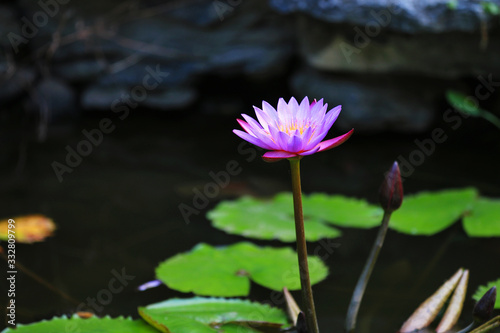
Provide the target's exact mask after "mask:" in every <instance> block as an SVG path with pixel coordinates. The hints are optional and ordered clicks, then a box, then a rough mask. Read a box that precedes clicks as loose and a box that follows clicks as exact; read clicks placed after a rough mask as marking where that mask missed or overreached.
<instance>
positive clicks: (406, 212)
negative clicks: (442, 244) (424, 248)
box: [389, 188, 477, 235]
mask: <svg viewBox="0 0 500 333" xmlns="http://www.w3.org/2000/svg"><path fill="white" fill-rule="evenodd" d="M476 197H477V190H476V189H474V188H465V189H457V190H444V191H438V192H421V193H418V194H416V195H413V196H407V197H405V199H404V200H403V204H402V205H401V208H400V209H399V210H397V211H395V212H394V213H393V214H392V217H391V221H390V223H389V227H390V228H391V229H394V230H396V231H399V232H402V233H406V234H411V235H434V234H436V233H438V232H440V231H442V230H444V229H446V228H448V227H449V226H450V225H452V224H453V223H455V222H456V221H457V220H458V219H459V218H460V217H462V215H464V213H465V212H467V211H468V210H470V209H471V208H472V205H473V203H474V200H475V199H476Z"/></svg>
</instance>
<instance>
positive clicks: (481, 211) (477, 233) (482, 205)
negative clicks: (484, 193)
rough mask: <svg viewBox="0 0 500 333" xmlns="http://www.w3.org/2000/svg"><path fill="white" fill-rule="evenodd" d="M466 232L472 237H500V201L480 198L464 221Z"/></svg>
mask: <svg viewBox="0 0 500 333" xmlns="http://www.w3.org/2000/svg"><path fill="white" fill-rule="evenodd" d="M463 226H464V229H465V232H467V234H468V235H469V236H471V237H493V236H497V237H498V236H500V200H498V199H497V200H495V199H487V198H479V199H477V200H476V201H475V202H474V204H473V208H472V210H471V212H470V213H469V214H467V215H465V217H464V219H463Z"/></svg>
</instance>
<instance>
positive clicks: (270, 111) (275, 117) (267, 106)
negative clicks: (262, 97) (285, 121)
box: [262, 101, 278, 122]
mask: <svg viewBox="0 0 500 333" xmlns="http://www.w3.org/2000/svg"><path fill="white" fill-rule="evenodd" d="M262 111H264V113H265V114H267V115H268V116H269V118H271V119H272V120H274V121H275V122H276V121H277V120H278V113H277V112H276V110H275V109H274V108H273V107H272V106H271V104H269V103H268V102H266V101H262Z"/></svg>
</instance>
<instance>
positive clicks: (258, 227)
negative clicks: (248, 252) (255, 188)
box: [207, 193, 383, 242]
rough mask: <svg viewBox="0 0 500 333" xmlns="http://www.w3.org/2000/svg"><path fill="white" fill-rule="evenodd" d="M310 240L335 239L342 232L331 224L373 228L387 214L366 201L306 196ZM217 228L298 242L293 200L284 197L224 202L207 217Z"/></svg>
mask: <svg viewBox="0 0 500 333" xmlns="http://www.w3.org/2000/svg"><path fill="white" fill-rule="evenodd" d="M303 206H304V218H305V221H304V224H305V229H306V231H307V232H306V239H307V240H308V241H317V240H319V239H321V238H335V237H338V236H340V235H341V232H340V231H339V230H337V229H334V228H332V227H330V226H328V225H327V223H328V224H334V225H338V226H344V227H355V228H371V227H375V226H377V225H379V224H380V221H381V219H382V215H383V211H382V209H381V208H379V207H376V206H372V205H370V204H368V203H367V202H366V201H364V200H359V199H354V198H347V197H344V196H341V195H335V196H332V195H327V194H322V193H316V194H311V195H309V196H307V195H304V196H303ZM207 217H208V218H209V219H210V220H212V224H213V226H214V227H216V228H219V229H222V230H224V231H226V232H228V233H231V234H237V235H242V236H245V237H251V238H257V239H278V240H281V241H283V242H294V241H295V227H294V217H293V198H292V194H291V193H281V194H278V195H276V196H275V197H274V198H272V199H271V200H267V201H264V200H259V199H256V198H251V197H242V198H240V199H238V200H235V201H223V202H221V203H220V204H219V205H217V206H216V207H215V208H214V209H213V210H212V211H210V212H209V213H208V214H207Z"/></svg>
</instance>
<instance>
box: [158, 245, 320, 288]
mask: <svg viewBox="0 0 500 333" xmlns="http://www.w3.org/2000/svg"><path fill="white" fill-rule="evenodd" d="M308 260H309V273H310V275H311V283H312V284H315V283H318V282H319V281H321V280H323V279H324V278H325V277H326V276H327V275H328V268H327V267H326V266H325V265H324V264H323V262H322V261H321V260H320V259H319V258H318V257H316V256H310V257H308ZM193 272H196V273H193ZM156 276H157V278H158V279H160V280H161V281H163V282H164V283H165V284H166V285H167V286H168V287H170V288H172V289H175V290H179V291H182V292H193V293H195V294H197V295H205V296H246V295H248V293H249V291H250V279H251V280H253V281H254V282H255V283H258V284H260V285H262V286H264V287H267V288H269V289H273V290H282V289H283V288H284V287H287V288H288V289H290V290H297V289H300V278H299V269H298V267H297V253H296V252H294V251H293V250H292V249H291V248H273V247H259V246H256V245H253V244H251V243H247V242H242V243H237V244H234V245H231V246H226V247H217V248H216V247H212V246H210V245H208V244H203V243H202V244H199V245H197V246H196V247H194V248H193V250H191V251H190V252H186V253H181V254H178V255H176V256H174V257H172V258H170V259H167V260H166V261H164V262H162V263H161V264H160V265H159V266H158V267H157V268H156ZM200 281H203V283H200Z"/></svg>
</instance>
